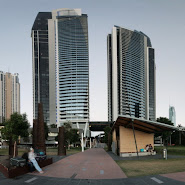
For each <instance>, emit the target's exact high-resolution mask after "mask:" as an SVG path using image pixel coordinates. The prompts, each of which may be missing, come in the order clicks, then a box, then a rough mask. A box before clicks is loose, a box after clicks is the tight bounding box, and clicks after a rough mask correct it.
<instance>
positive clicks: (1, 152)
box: [0, 147, 81, 156]
mask: <svg viewBox="0 0 185 185" xmlns="http://www.w3.org/2000/svg"><path fill="white" fill-rule="evenodd" d="M18 152H19V153H18V155H19V156H22V154H23V153H25V152H28V150H27V149H23V148H19V149H18ZM78 152H81V148H80V147H79V148H71V149H70V150H66V153H67V155H71V154H76V153H78ZM46 153H47V155H57V153H58V149H57V148H47V149H46ZM0 155H8V148H6V149H0Z"/></svg>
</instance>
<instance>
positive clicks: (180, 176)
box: [161, 172, 185, 182]
mask: <svg viewBox="0 0 185 185" xmlns="http://www.w3.org/2000/svg"><path fill="white" fill-rule="evenodd" d="M161 176H163V177H167V178H170V179H174V180H177V181H182V182H185V172H177V173H169V174H162V175H161Z"/></svg>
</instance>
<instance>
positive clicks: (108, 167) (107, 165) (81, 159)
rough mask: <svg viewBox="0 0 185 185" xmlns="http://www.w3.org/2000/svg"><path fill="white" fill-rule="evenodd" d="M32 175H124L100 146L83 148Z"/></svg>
mask: <svg viewBox="0 0 185 185" xmlns="http://www.w3.org/2000/svg"><path fill="white" fill-rule="evenodd" d="M43 170H44V174H39V173H34V175H40V176H46V177H58V178H71V179H121V178H126V175H125V174H124V173H123V171H122V170H121V169H120V167H119V166H118V165H117V164H116V162H115V161H114V160H113V159H112V158H111V157H110V156H109V155H108V154H107V153H106V152H105V150H104V149H102V148H93V149H88V150H85V151H84V152H80V153H77V154H74V155H71V156H69V157H66V158H64V159H62V160H60V161H58V162H56V163H54V164H52V165H50V166H47V167H45V168H43Z"/></svg>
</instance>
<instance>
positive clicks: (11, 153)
mask: <svg viewBox="0 0 185 185" xmlns="http://www.w3.org/2000/svg"><path fill="white" fill-rule="evenodd" d="M13 153H14V145H13V140H12V138H10V140H9V157H13Z"/></svg>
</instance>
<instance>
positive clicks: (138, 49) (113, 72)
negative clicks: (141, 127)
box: [107, 26, 156, 121]
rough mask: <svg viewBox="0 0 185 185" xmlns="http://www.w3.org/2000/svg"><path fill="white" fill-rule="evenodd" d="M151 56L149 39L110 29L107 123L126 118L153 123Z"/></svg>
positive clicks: (152, 57) (135, 33)
mask: <svg viewBox="0 0 185 185" xmlns="http://www.w3.org/2000/svg"><path fill="white" fill-rule="evenodd" d="M154 56H155V53H154V49H153V48H152V45H151V41H150V38H149V37H148V36H146V35H145V34H144V33H142V32H139V31H136V30H134V31H132V30H129V29H126V28H122V27H119V26H114V27H113V29H112V33H111V34H109V35H108V37H107V58H108V120H109V121H115V120H116V119H117V117H118V115H130V116H133V117H138V118H144V119H149V120H153V121H155V119H156V116H155V115H156V98H155V96H156V95H155V91H156V90H155V89H156V85H155V70H156V68H155V58H154Z"/></svg>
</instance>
